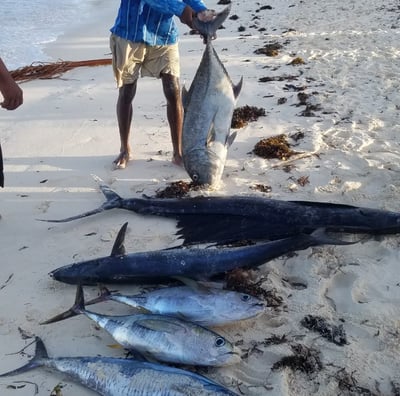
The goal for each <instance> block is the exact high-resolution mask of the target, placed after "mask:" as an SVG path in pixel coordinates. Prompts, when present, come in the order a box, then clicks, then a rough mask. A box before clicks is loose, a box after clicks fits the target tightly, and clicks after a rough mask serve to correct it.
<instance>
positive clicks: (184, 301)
mask: <svg viewBox="0 0 400 396" xmlns="http://www.w3.org/2000/svg"><path fill="white" fill-rule="evenodd" d="M186 282H187V283H189V282H188V281H186ZM100 292H101V293H100V296H99V297H97V298H94V299H93V300H90V301H87V302H86V306H87V305H91V304H96V303H98V302H103V301H108V300H111V301H117V302H120V303H123V304H126V305H129V306H130V307H133V308H138V309H145V310H147V311H149V312H151V313H155V314H159V315H169V316H177V317H179V318H181V319H184V320H188V321H190V322H194V323H197V324H199V325H201V326H220V325H225V324H228V323H232V322H235V321H238V320H244V319H249V318H253V317H255V316H257V315H259V314H261V313H262V312H264V310H265V305H264V304H263V302H262V301H261V300H260V299H258V298H257V297H254V296H251V295H249V294H246V293H240V292H236V291H230V290H224V289H217V288H215V287H206V286H203V285H198V284H197V283H196V284H195V285H190V286H172V287H164V288H159V289H155V290H151V291H148V292H145V293H141V294H135V295H123V294H120V293H115V292H114V293H111V292H110V291H109V290H108V289H107V288H106V287H105V286H101V287H100ZM74 315H75V314H74V313H71V316H74Z"/></svg>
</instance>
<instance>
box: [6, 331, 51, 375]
mask: <svg viewBox="0 0 400 396" xmlns="http://www.w3.org/2000/svg"><path fill="white" fill-rule="evenodd" d="M34 342H35V344H36V345H35V354H34V356H33V358H32V359H31V360H29V362H28V363H27V364H25V365H23V366H21V367H19V368H17V369H15V370H11V371H8V372H7V373H3V374H0V377H8V376H11V375H17V374H21V373H25V372H26V371H29V370H33V369H34V368H36V367H41V366H43V360H44V359H48V358H49V355H48V354H47V350H46V347H45V346H44V344H43V341H42V340H41V339H40V338H39V337H37V336H36V337H35V341H34ZM29 345H31V344H29ZM29 345H27V346H29ZM25 348H26V347H25ZM25 348H24V349H25Z"/></svg>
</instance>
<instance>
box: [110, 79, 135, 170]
mask: <svg viewBox="0 0 400 396" xmlns="http://www.w3.org/2000/svg"><path fill="white" fill-rule="evenodd" d="M136 87H137V80H136V81H135V82H134V83H132V84H126V85H123V86H122V87H121V88H119V94H118V101H117V119H118V128H119V137H120V140H121V148H120V153H119V155H118V157H117V158H116V159H115V160H114V164H115V167H116V168H119V169H124V168H125V167H126V164H127V163H128V161H129V160H130V159H132V152H131V146H130V144H129V137H130V131H131V123H132V113H133V108H132V102H133V99H134V97H135V94H136Z"/></svg>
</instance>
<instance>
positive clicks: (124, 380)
mask: <svg viewBox="0 0 400 396" xmlns="http://www.w3.org/2000/svg"><path fill="white" fill-rule="evenodd" d="M38 367H48V368H50V369H52V370H56V371H58V372H61V373H64V374H67V375H68V376H69V377H70V378H72V380H74V381H76V382H78V383H80V384H82V385H83V386H85V387H87V388H89V389H91V390H93V391H95V392H97V393H98V394H99V395H103V396H149V395H163V396H183V395H198V396H211V395H215V396H223V395H224V396H226V395H228V396H238V395H237V394H236V393H234V392H232V391H230V390H229V389H227V388H225V387H223V386H221V385H219V384H217V383H216V382H214V381H211V380H209V379H208V378H206V377H203V376H201V375H198V374H195V373H192V372H190V371H186V370H181V369H178V368H174V367H169V366H164V365H161V364H155V363H148V362H142V361H136V360H131V359H118V358H111V357H88V356H83V357H59V358H50V357H49V356H48V354H47V351H46V348H45V346H44V344H43V341H42V340H41V339H40V338H39V337H36V351H35V355H34V357H33V358H32V359H31V360H30V361H29V362H28V363H27V364H25V365H24V366H22V367H20V368H18V369H16V370H12V371H9V372H7V373H4V374H1V375H0V378H4V377H8V376H14V375H19V374H22V373H25V372H27V371H29V370H33V369H35V368H38Z"/></svg>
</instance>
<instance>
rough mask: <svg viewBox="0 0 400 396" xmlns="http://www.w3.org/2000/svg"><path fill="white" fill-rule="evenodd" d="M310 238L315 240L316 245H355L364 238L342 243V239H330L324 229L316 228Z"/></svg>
mask: <svg viewBox="0 0 400 396" xmlns="http://www.w3.org/2000/svg"><path fill="white" fill-rule="evenodd" d="M310 236H311V237H312V238H313V239H315V240H316V241H317V242H318V244H325V245H354V244H355V243H358V242H361V241H362V240H364V239H365V238H362V239H358V240H356V241H344V240H342V239H337V238H332V237H330V236H329V235H328V234H327V233H326V229H325V228H317V229H316V230H315V231H313V232H312V233H311V234H310Z"/></svg>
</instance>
